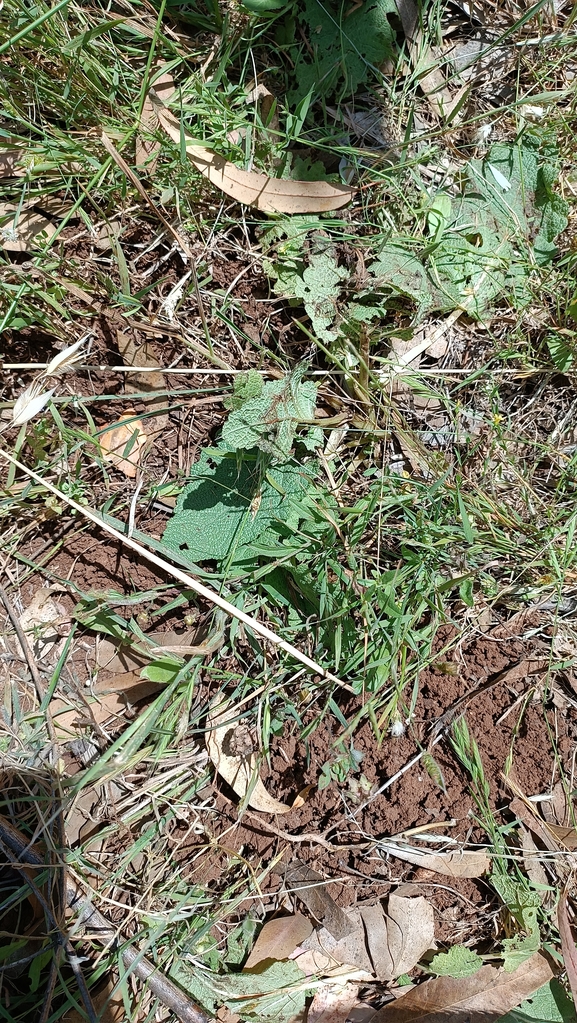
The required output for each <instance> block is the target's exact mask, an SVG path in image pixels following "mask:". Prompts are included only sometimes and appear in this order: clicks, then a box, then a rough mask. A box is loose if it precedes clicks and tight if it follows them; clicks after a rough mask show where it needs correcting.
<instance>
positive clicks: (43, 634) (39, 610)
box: [20, 586, 70, 664]
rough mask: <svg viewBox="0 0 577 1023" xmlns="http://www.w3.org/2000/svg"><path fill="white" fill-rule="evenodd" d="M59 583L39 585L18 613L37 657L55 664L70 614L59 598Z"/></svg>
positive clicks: (66, 632) (61, 647)
mask: <svg viewBox="0 0 577 1023" xmlns="http://www.w3.org/2000/svg"><path fill="white" fill-rule="evenodd" d="M62 592H64V591H63V587H61V586H42V587H40V589H38V590H36V593H35V594H34V596H33V598H32V600H31V601H30V603H29V605H28V607H27V608H25V609H24V611H23V612H22V614H21V615H20V625H21V627H22V630H23V631H24V632H25V633H26V634H27V636H28V643H29V645H30V647H31V648H32V650H33V652H34V654H35V656H36V657H37V659H38V660H39V661H44V662H45V663H47V664H54V663H55V661H56V660H57V659H58V657H59V656H60V654H61V652H62V649H63V647H64V643H65V642H66V640H65V636H66V635H67V634H68V633H69V632H70V617H69V615H67V613H66V608H65V607H64V605H63V604H61V603H60V602H59V601H58V599H55V596H56V594H57V593H62Z"/></svg>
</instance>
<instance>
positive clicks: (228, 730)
mask: <svg viewBox="0 0 577 1023" xmlns="http://www.w3.org/2000/svg"><path fill="white" fill-rule="evenodd" d="M218 708H219V709H218V713H217V712H216V708H214V709H213V711H212V713H211V714H210V716H209V718H208V720H207V725H206V727H207V732H206V748H207V750H208V755H209V757H210V759H211V761H212V763H213V764H214V766H215V768H216V770H217V771H218V773H219V774H220V776H221V778H224V780H225V781H226V782H228V784H229V785H230V787H231V788H232V790H233V792H236V794H237V796H240V798H241V799H244V798H245V797H246V801H247V804H248V806H252V808H253V810H262V812H263V813H288V812H289V810H290V809H291V808H290V806H287V805H286V803H280V802H279V801H278V799H275V798H274V797H273V796H271V795H270V794H269V793H268V792H267V790H266V789H265V787H264V785H263V783H262V780H261V778H260V777H259V774H258V764H257V758H256V756H255V754H254V753H252V754H250V755H249V756H246V755H236V754H235V753H233V751H232V749H233V745H234V743H232V745H231V740H233V739H234V731H235V729H236V726H237V724H238V722H237V721H235V720H234V717H235V711H234V707H231V706H230V704H223V703H219V704H218ZM227 750H228V751H229V752H227Z"/></svg>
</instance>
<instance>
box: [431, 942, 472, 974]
mask: <svg viewBox="0 0 577 1023" xmlns="http://www.w3.org/2000/svg"><path fill="white" fill-rule="evenodd" d="M482 965H483V960H482V959H481V956H478V955H477V953H476V952H473V950H472V949H470V948H465V946H464V945H453V947H452V948H450V949H449V951H448V952H439V954H438V955H436V956H433V958H432V959H431V964H430V970H431V973H436V974H437V976H438V977H471V976H472V975H473V974H474V973H476V972H477V970H480V969H481V967H482Z"/></svg>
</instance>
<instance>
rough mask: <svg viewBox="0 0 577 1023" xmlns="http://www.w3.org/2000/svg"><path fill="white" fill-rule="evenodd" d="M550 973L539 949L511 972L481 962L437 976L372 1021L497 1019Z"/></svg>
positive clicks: (481, 1022) (477, 1022)
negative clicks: (460, 972)
mask: <svg viewBox="0 0 577 1023" xmlns="http://www.w3.org/2000/svg"><path fill="white" fill-rule="evenodd" d="M552 977H553V970H552V969H551V964H550V963H549V960H548V959H547V957H546V956H545V955H543V953H542V952H536V953H535V955H534V956H531V958H530V959H528V960H527V961H526V962H524V963H523V965H522V966H519V967H518V968H517V969H516V970H515V971H514V972H513V973H507V971H506V970H505V969H504V968H503V967H501V968H497V967H496V966H483V967H481V969H480V970H478V971H477V973H475V974H473V976H470V977H459V978H455V977H437V978H436V979H435V980H428V981H426V982H425V983H424V984H419V985H418V986H417V987H414V988H412V989H411V990H410V991H408V992H407V994H406V995H403V996H402V998H399V999H397V1001H395V1002H390V1003H389V1004H388V1005H385V1006H384V1008H382V1009H379V1010H378V1012H377V1013H375V1015H374V1016H373V1018H372V1021H371V1023H416V1021H417V1020H418V1023H448V1021H449V1020H450V1023H497V1020H499V1019H501V1016H504V1015H505V1014H506V1013H508V1012H510V1010H511V1009H514V1008H515V1006H516V1005H519V1004H520V1003H521V1002H523V1001H524V1000H525V999H526V998H530V996H531V995H532V994H533V992H534V991H537V990H538V989H539V988H540V987H543V985H544V984H547V983H548V982H549V981H550V980H551V978H552Z"/></svg>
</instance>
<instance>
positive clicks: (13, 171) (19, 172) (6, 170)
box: [0, 149, 26, 178]
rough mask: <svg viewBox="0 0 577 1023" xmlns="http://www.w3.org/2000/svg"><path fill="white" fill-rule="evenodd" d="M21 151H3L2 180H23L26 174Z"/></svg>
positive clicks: (0, 165) (0, 158)
mask: <svg viewBox="0 0 577 1023" xmlns="http://www.w3.org/2000/svg"><path fill="white" fill-rule="evenodd" d="M23 155H24V154H23V153H22V150H21V149H3V150H2V151H1V152H0V178H21V177H23V176H24V175H25V174H26V168H25V167H23V166H22V164H21V162H20V161H21V159H22V156H23Z"/></svg>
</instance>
